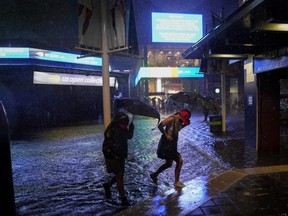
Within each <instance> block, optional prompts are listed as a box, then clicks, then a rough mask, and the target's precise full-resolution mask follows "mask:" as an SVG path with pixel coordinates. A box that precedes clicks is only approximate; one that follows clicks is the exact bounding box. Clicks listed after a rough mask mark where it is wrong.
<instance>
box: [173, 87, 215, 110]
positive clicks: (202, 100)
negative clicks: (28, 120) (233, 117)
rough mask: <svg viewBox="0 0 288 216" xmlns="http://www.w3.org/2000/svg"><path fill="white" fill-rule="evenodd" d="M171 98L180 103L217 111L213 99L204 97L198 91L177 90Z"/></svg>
mask: <svg viewBox="0 0 288 216" xmlns="http://www.w3.org/2000/svg"><path fill="white" fill-rule="evenodd" d="M170 98H171V99H172V100H174V101H175V102H180V103H187V104H191V105H197V106H201V107H204V108H206V109H208V110H211V111H214V112H218V111H219V110H218V107H217V106H215V105H216V103H215V100H214V99H213V98H211V97H204V96H202V95H200V94H198V93H193V92H178V93H176V94H173V95H171V96H170Z"/></svg>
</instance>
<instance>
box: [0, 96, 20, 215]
mask: <svg viewBox="0 0 288 216" xmlns="http://www.w3.org/2000/svg"><path fill="white" fill-rule="evenodd" d="M0 215H9V216H14V215H16V211H15V198H14V186H13V176H12V163H11V152H10V132H9V125H8V119H7V115H6V111H5V108H4V105H3V103H2V101H0Z"/></svg>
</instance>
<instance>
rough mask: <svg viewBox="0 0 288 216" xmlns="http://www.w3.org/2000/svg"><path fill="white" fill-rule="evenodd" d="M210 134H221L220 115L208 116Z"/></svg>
mask: <svg viewBox="0 0 288 216" xmlns="http://www.w3.org/2000/svg"><path fill="white" fill-rule="evenodd" d="M209 121H210V132H212V133H221V132H222V116H221V115H210V117H209Z"/></svg>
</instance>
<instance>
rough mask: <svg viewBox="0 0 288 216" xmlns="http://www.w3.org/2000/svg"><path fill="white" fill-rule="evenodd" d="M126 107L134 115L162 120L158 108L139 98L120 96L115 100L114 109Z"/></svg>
mask: <svg viewBox="0 0 288 216" xmlns="http://www.w3.org/2000/svg"><path fill="white" fill-rule="evenodd" d="M119 109H125V110H126V111H128V112H129V113H131V114H133V115H140V116H147V117H152V118H157V119H158V123H159V121H160V114H159V112H158V110H157V109H156V108H155V107H153V106H151V105H150V104H147V103H145V102H143V101H141V100H139V99H137V98H118V99H116V100H115V101H114V110H119Z"/></svg>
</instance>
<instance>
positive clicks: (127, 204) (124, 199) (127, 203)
mask: <svg viewBox="0 0 288 216" xmlns="http://www.w3.org/2000/svg"><path fill="white" fill-rule="evenodd" d="M121 205H122V206H131V204H130V202H129V201H128V199H127V197H124V198H122V199H121Z"/></svg>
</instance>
